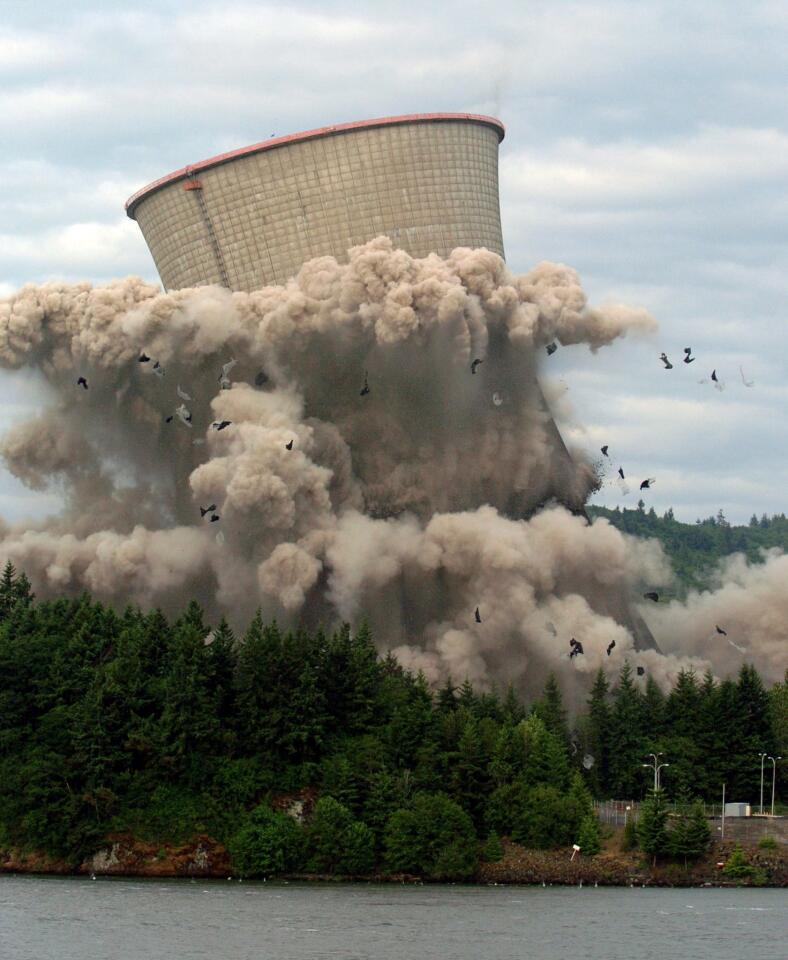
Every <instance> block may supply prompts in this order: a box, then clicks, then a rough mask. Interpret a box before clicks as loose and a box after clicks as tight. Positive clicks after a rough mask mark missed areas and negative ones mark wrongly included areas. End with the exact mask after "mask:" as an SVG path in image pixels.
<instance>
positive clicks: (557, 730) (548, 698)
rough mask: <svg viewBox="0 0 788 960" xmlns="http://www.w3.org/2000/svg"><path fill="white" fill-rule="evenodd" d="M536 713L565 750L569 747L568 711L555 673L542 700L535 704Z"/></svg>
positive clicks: (549, 677)
mask: <svg viewBox="0 0 788 960" xmlns="http://www.w3.org/2000/svg"><path fill="white" fill-rule="evenodd" d="M534 713H536V715H537V716H538V717H539V718H540V719H541V721H542V722H543V723H544V725H545V727H546V728H547V729H548V730H549V731H550V733H552V734H553V736H554V737H556V738H557V739H558V741H559V743H561V744H562V746H563V747H564V748H566V747H568V746H569V728H568V727H567V725H566V710H565V709H564V703H563V700H562V698H561V689H560V687H559V686H558V680H557V679H556V676H555V674H554V673H551V674H550V675H549V676H548V677H547V681H546V683H545V686H544V691H543V692H542V698H541V699H540V700H537V702H536V703H535V704H534Z"/></svg>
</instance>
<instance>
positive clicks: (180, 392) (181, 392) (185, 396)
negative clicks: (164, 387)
mask: <svg viewBox="0 0 788 960" xmlns="http://www.w3.org/2000/svg"><path fill="white" fill-rule="evenodd" d="M175 389H176V390H177V392H178V396H179V397H180V398H181V400H190V401H191V400H193V399H194V398H193V397H190V396H189V394H188V393H187V392H186V391H185V390H181V388H180V385H178V386H177V387H176V388H175Z"/></svg>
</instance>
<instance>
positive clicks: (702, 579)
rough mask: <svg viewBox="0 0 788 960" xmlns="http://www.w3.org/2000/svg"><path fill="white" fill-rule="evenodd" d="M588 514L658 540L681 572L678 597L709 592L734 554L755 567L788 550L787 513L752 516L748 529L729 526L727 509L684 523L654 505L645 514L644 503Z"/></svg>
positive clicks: (592, 509) (678, 573) (592, 510)
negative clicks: (716, 574)
mask: <svg viewBox="0 0 788 960" xmlns="http://www.w3.org/2000/svg"><path fill="white" fill-rule="evenodd" d="M588 514H589V516H590V517H591V518H592V519H593V518H596V517H605V518H606V519H607V520H609V521H610V523H611V524H613V526H614V527H617V528H618V529H619V530H621V531H623V532H624V533H630V534H632V535H633V536H636V537H654V538H656V539H657V540H659V541H660V543H661V544H662V546H663V547H664V549H665V552H666V553H667V555H668V556H669V557H670V561H671V564H672V565H673V569H674V571H675V572H676V577H677V581H678V583H677V590H676V595H677V596H679V597H682V596H684V595H685V594H686V593H687V591H688V590H708V589H710V587H711V586H712V583H713V573H714V571H715V570H716V569H717V567H718V565H719V563H720V561H721V560H724V559H725V557H728V556H730V555H731V554H734V553H743V554H744V555H745V556H746V557H747V559H748V560H749V562H750V563H762V562H763V551H764V550H771V549H775V548H777V549H779V550H783V551H784V550H788V519H787V518H786V516H785V514H784V513H780V514H775V515H774V516H772V517H767V516H766V514H763V515H762V516H761V517H760V519H759V518H758V517H756V516H755V514H753V515H752V517H751V518H750V522H749V523H748V524H747V525H746V526H743V525H742V526H735V525H733V524H730V523H729V522H728V521H727V520H726V519H725V515H724V514H723V512H722V510H720V511H719V512H718V513H717V515H716V516H715V517H707V518H706V519H705V520H700V519H698V520H696V521H695V523H682V522H681V521H679V520H676V518H675V517H674V515H673V510H672V509H669V510H667V511H666V512H665V513H664V514H663V515H662V516H661V517H660V516H658V515H657V513H656V511H655V510H654V508H653V507H652V508H651V509H650V510H646V509H645V504H644V503H643V501H642V500H640V501H639V502H638V504H637V507H636V509H632V510H626V509H625V510H621V509H619V508H618V507H616V508H615V509H613V510H610V509H608V508H607V507H596V506H589V507H588Z"/></svg>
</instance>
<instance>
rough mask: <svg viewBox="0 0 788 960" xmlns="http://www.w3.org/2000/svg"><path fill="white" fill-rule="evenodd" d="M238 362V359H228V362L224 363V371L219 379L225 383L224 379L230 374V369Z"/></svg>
mask: <svg viewBox="0 0 788 960" xmlns="http://www.w3.org/2000/svg"><path fill="white" fill-rule="evenodd" d="M237 363H238V361H237V360H228V361H227V363H225V364H222V372H221V373H220V374H219V376H218V378H217V379H218V380H220V381H221V382H222V383H224V381H225V380H227V378H228V377H229V376H230V371H231V370H232V369H233V367H234V366H235V365H236V364H237Z"/></svg>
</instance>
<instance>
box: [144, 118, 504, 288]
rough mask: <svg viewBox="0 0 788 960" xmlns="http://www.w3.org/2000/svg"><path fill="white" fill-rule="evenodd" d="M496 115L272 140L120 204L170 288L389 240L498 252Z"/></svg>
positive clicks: (500, 132) (371, 124)
mask: <svg viewBox="0 0 788 960" xmlns="http://www.w3.org/2000/svg"><path fill="white" fill-rule="evenodd" d="M503 136H504V127H503V124H502V123H501V122H500V121H498V120H495V119H493V118H492V117H482V116H474V115H472V114H450V113H431V114H419V115H414V116H403V117H387V118H385V119H381V120H364V121H361V122H359V123H347V124H341V125H338V126H334V127H323V128H322V129H319V130H310V131H307V132H306V133H298V134H294V135H292V136H286V137H276V138H272V139H270V140H267V141H265V142H263V143H257V144H254V145H252V146H249V147H244V148H242V149H240V150H234V151H232V152H231V153H226V154H222V155H221V156H218V157H212V158H211V159H210V160H204V161H202V162H200V163H196V164H193V165H191V166H187V167H184V168H183V169H181V170H176V171H175V172H174V173H171V174H169V175H168V176H166V177H162V178H161V179H160V180H156V181H154V182H153V183H151V184H149V185H148V186H147V187H144V188H143V189H142V190H140V191H138V192H137V193H135V194H134V196H133V197H131V199H130V200H129V201H128V203H127V204H126V211H127V213H128V215H129V216H130V217H132V218H133V219H135V220H136V221H137V223H138V224H139V225H140V228H141V230H142V233H143V235H144V237H145V240H146V242H147V244H148V246H149V247H150V250H151V253H152V254H153V259H154V260H155V262H156V267H157V269H158V271H159V275H160V276H161V279H162V282H163V284H164V286H165V287H166V288H167V289H181V288H183V287H193V286H199V285H202V284H209V283H216V284H221V285H222V286H224V287H228V288H229V289H231V290H255V289H259V288H260V287H263V286H265V285H266V284H272V283H284V282H285V281H286V280H287V279H288V278H289V277H291V276H293V274H295V273H296V272H297V271H298V269H299V267H300V266H301V264H303V263H304V262H306V261H307V260H311V259H312V258H314V257H319V256H325V255H331V256H334V257H336V258H337V259H338V260H346V259H347V250H348V249H349V248H350V247H354V246H357V245H359V244H362V243H365V242H366V241H367V240H371V239H372V238H373V237H377V236H381V235H386V236H389V237H390V238H391V239H392V240H393V242H394V244H395V245H396V246H398V247H402V248H403V249H405V250H407V251H408V252H409V253H410V254H412V255H413V256H416V257H424V256H426V255H427V254H428V253H431V252H435V253H438V254H440V255H441V256H447V255H448V254H449V253H450V252H451V251H452V250H453V249H454V248H455V247H487V249H488V250H492V251H494V252H495V253H498V254H500V255H501V256H503V238H502V236H501V215H500V207H499V202H498V144H499V142H500V141H501V140H502V139H503Z"/></svg>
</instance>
